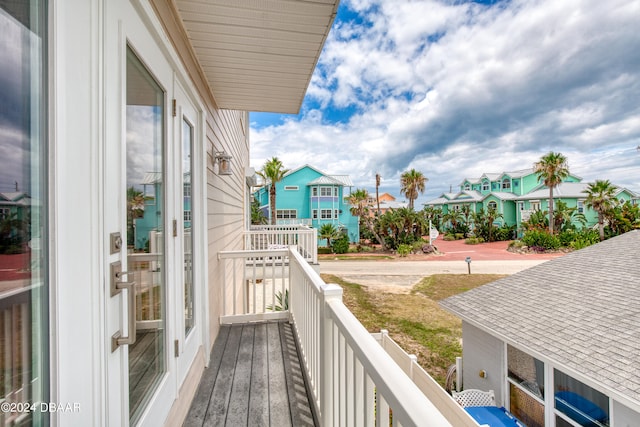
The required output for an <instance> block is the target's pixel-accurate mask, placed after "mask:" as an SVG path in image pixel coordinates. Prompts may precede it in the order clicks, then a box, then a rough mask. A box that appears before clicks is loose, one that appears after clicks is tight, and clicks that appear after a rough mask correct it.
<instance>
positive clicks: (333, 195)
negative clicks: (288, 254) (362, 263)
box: [254, 165, 360, 242]
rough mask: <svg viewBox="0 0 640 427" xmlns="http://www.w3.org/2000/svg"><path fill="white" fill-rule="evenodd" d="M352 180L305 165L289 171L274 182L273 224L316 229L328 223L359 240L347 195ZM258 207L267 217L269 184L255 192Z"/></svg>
mask: <svg viewBox="0 0 640 427" xmlns="http://www.w3.org/2000/svg"><path fill="white" fill-rule="evenodd" d="M351 187H353V182H352V181H351V178H350V177H349V176H348V175H328V174H326V173H324V172H322V171H320V170H318V169H316V168H314V167H313V166H309V165H304V166H301V167H299V168H297V169H293V170H291V171H289V172H288V173H287V174H286V175H285V176H284V178H283V179H282V180H281V181H279V182H278V183H276V224H279V225H287V224H292V225H293V224H296V225H297V224H302V225H308V226H310V227H313V228H317V229H319V228H320V227H321V226H322V225H323V224H326V223H331V224H334V225H335V226H336V228H338V229H340V230H342V231H343V232H346V233H347V235H348V236H349V240H351V241H352V242H357V241H358V236H359V234H360V232H359V227H358V217H355V216H353V215H351V211H350V206H349V204H348V203H347V201H346V198H347V197H348V196H349V194H350V193H351ZM254 197H255V198H257V200H258V202H259V203H260V209H261V210H262V211H263V213H264V215H265V216H266V217H267V218H268V217H269V213H270V211H271V209H270V206H269V185H265V186H263V187H261V188H259V189H258V190H257V191H255V192H254Z"/></svg>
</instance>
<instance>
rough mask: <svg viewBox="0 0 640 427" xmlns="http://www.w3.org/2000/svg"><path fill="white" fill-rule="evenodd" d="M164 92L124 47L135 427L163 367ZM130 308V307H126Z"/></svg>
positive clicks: (131, 386) (131, 394) (131, 411)
mask: <svg viewBox="0 0 640 427" xmlns="http://www.w3.org/2000/svg"><path fill="white" fill-rule="evenodd" d="M164 100H165V94H164V91H163V90H162V88H161V87H160V85H158V83H157V82H156V81H155V79H154V78H153V76H152V75H151V74H150V73H149V71H148V70H147V69H146V68H145V66H144V65H143V64H142V62H141V61H140V60H139V59H138V57H137V56H136V55H135V53H134V52H133V51H132V50H131V49H130V48H128V49H127V108H126V121H127V122H126V126H127V128H126V176H127V183H126V185H127V191H126V198H127V200H126V206H127V240H126V241H127V265H128V266H127V271H128V280H130V281H134V282H135V293H136V295H135V300H136V304H135V306H136V322H135V324H136V342H135V343H134V344H132V345H130V346H129V416H130V418H131V424H135V422H136V420H137V419H138V418H139V416H140V414H141V413H142V411H143V409H144V408H145V405H146V403H147V402H148V401H149V399H150V397H151V395H152V394H153V392H154V390H155V389H156V387H157V385H158V382H159V379H160V378H161V377H162V374H163V373H164V372H165V371H166V366H165V342H166V337H165V330H166V328H165V242H164V214H163V211H164V209H163V206H164V191H165V185H164V179H165V174H164V164H165V161H164V139H165V138H164V134H165V130H164V123H165V111H164V110H165V109H164ZM129 309H131V308H129Z"/></svg>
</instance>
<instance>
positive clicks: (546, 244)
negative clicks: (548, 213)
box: [522, 230, 560, 250]
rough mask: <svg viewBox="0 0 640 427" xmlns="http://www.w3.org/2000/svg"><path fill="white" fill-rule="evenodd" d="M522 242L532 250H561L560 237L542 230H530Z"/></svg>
mask: <svg viewBox="0 0 640 427" xmlns="http://www.w3.org/2000/svg"><path fill="white" fill-rule="evenodd" d="M522 242H523V243H524V244H525V245H527V246H529V247H530V248H532V249H534V250H535V249H542V250H554V249H558V248H560V239H559V238H558V236H554V235H551V234H549V232H547V231H542V230H529V231H527V232H526V233H524V236H522Z"/></svg>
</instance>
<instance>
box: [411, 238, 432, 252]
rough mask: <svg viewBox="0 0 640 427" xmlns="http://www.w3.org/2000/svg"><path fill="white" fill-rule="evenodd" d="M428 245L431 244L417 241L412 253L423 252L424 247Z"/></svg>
mask: <svg viewBox="0 0 640 427" xmlns="http://www.w3.org/2000/svg"><path fill="white" fill-rule="evenodd" d="M428 244H429V242H428V241H427V240H424V239H420V240H416V241H415V242H413V244H412V245H411V252H412V253H416V252H420V251H422V247H423V246H424V245H428Z"/></svg>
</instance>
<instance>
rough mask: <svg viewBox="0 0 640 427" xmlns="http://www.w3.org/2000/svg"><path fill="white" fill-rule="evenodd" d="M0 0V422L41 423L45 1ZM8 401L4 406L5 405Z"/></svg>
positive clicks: (45, 360)
mask: <svg viewBox="0 0 640 427" xmlns="http://www.w3.org/2000/svg"><path fill="white" fill-rule="evenodd" d="M46 3H47V2H46V1H44V0H42V1H39V0H32V1H29V0H26V1H21V2H16V1H7V0H0V32H1V33H2V36H1V37H0V58H2V59H1V60H0V402H2V403H3V404H4V405H7V404H8V407H7V408H4V409H5V410H2V411H0V425H3V426H4V425H25V426H28V425H38V426H41V425H45V426H46V425H48V424H49V418H48V414H46V413H41V412H30V411H25V410H24V409H23V408H24V406H23V405H29V404H39V403H40V402H48V401H49V397H48V390H49V382H48V376H49V374H48V366H49V352H48V336H49V329H48V328H49V326H48V322H47V319H48V317H49V315H48V275H47V270H48V265H47V259H48V257H47V248H48V245H47V241H48V239H47V207H48V202H47V192H46V189H47V176H48V171H47V167H46V165H47V139H46V133H47V120H46V111H47V109H46V105H47V96H46V94H47V89H46V88H47V86H46V81H47V77H46V70H47V69H48V67H47V62H46V58H47V56H46V47H47V39H46V34H47V28H46V25H45V23H46V22H47V7H46ZM7 409H8V410H7Z"/></svg>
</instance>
